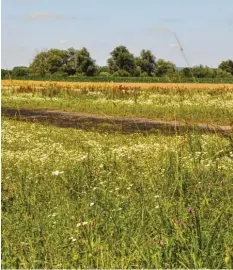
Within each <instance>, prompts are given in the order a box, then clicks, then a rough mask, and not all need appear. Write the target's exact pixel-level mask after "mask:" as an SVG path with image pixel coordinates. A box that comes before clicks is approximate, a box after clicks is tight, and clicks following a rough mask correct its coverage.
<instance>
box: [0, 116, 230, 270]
mask: <svg viewBox="0 0 233 270" xmlns="http://www.w3.org/2000/svg"><path fill="white" fill-rule="evenodd" d="M232 180H233V145H232V141H230V140H227V139H224V138H221V137H218V136H217V135H194V134H188V133H187V134H186V135H184V136H174V137H170V136H161V135H159V136H158V135H157V136H154V135H153V136H152V135H151V136H141V135H139V134H133V135H122V134H118V133H115V134H114V133H112V134H108V133H97V132H85V131H81V130H74V129H60V128H55V127H50V126H46V125H40V124H31V123H23V122H16V121H11V120H7V119H3V123H2V267H3V268H27V269H28V268H33V269H37V268H47V269H49V268H67V269H70V268H232V267H233V260H232V258H233V244H232V243H233V241H232V239H233V226H232V225H233V216H232V205H233V182H232Z"/></svg>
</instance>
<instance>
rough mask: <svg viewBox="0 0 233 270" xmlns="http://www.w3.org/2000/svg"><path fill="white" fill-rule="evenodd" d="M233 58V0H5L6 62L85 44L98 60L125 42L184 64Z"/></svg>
mask: <svg viewBox="0 0 233 270" xmlns="http://www.w3.org/2000/svg"><path fill="white" fill-rule="evenodd" d="M172 32H175V33H176V34H177V36H178V37H179V39H180V42H181V44H182V46H183V48H184V51H185V54H186V56H187V58H188V60H189V62H190V65H191V66H193V65H199V64H203V65H209V66H212V67H216V66H218V64H219V63H220V62H221V61H222V60H227V59H233V0H221V1H220V0H56V1H55V0H2V61H1V65H2V68H8V69H10V68H12V67H13V66H16V65H26V66H28V65H29V64H30V62H31V61H32V59H33V57H34V56H35V55H36V53H37V52H39V51H41V50H44V49H50V48H60V49H67V48H69V47H74V48H77V49H79V48H82V47H84V46H85V47H86V48H87V49H88V50H89V51H90V53H91V56H92V57H93V58H94V59H95V60H96V62H97V64H99V65H105V64H106V60H107V58H108V57H109V54H110V52H111V51H112V50H113V49H114V48H115V47H116V46H118V45H125V46H127V47H128V49H129V50H130V51H131V52H132V53H133V54H134V55H139V54H140V51H141V50H142V49H150V50H152V52H153V53H154V55H155V56H156V58H157V59H158V58H164V59H166V60H169V61H172V62H174V63H175V64H176V65H177V66H186V63H185V61H184V58H183V57H182V54H181V52H180V50H179V48H178V46H177V42H176V40H175V38H174V35H173V34H172Z"/></svg>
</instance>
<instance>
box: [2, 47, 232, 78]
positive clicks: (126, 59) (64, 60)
mask: <svg viewBox="0 0 233 270" xmlns="http://www.w3.org/2000/svg"><path fill="white" fill-rule="evenodd" d="M110 55H111V56H110V58H109V59H108V60H107V65H106V66H98V65H97V64H96V61H95V60H94V59H92V57H91V55H90V53H89V52H88V50H87V49H86V48H82V49H80V50H76V49H74V48H69V49H67V50H60V49H50V50H47V51H42V52H39V53H38V54H37V55H36V56H35V57H34V59H33V61H32V63H31V64H30V65H29V67H24V66H16V67H14V68H13V69H12V70H5V69H2V70H1V76H2V78H3V79H4V78H9V77H13V78H18V77H29V76H33V77H45V76H54V77H68V76H69V77H70V76H101V77H108V76H113V77H169V78H176V77H177V76H179V77H185V78H233V61H232V60H227V61H222V63H221V64H220V65H219V66H218V68H210V67H208V66H203V65H200V66H195V67H192V68H187V67H186V68H182V69H181V70H178V69H177V68H176V66H175V64H174V63H172V62H170V61H166V60H164V59H158V60H157V59H156V57H155V56H154V55H153V54H152V52H151V51H150V50H142V51H141V53H140V56H137V57H135V56H134V55H133V54H132V53H131V52H130V51H129V50H128V49H127V47H125V46H118V47H116V48H115V49H114V50H113V51H112V52H111V54H110Z"/></svg>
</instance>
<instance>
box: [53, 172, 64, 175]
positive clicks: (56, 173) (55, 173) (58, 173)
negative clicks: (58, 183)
mask: <svg viewBox="0 0 233 270" xmlns="http://www.w3.org/2000/svg"><path fill="white" fill-rule="evenodd" d="M60 174H63V172H60V171H54V172H52V175H56V176H58V175H60Z"/></svg>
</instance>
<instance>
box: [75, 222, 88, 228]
mask: <svg viewBox="0 0 233 270" xmlns="http://www.w3.org/2000/svg"><path fill="white" fill-rule="evenodd" d="M87 224H88V222H87V221H84V222H80V223H78V224H77V227H81V226H85V225H87Z"/></svg>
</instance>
